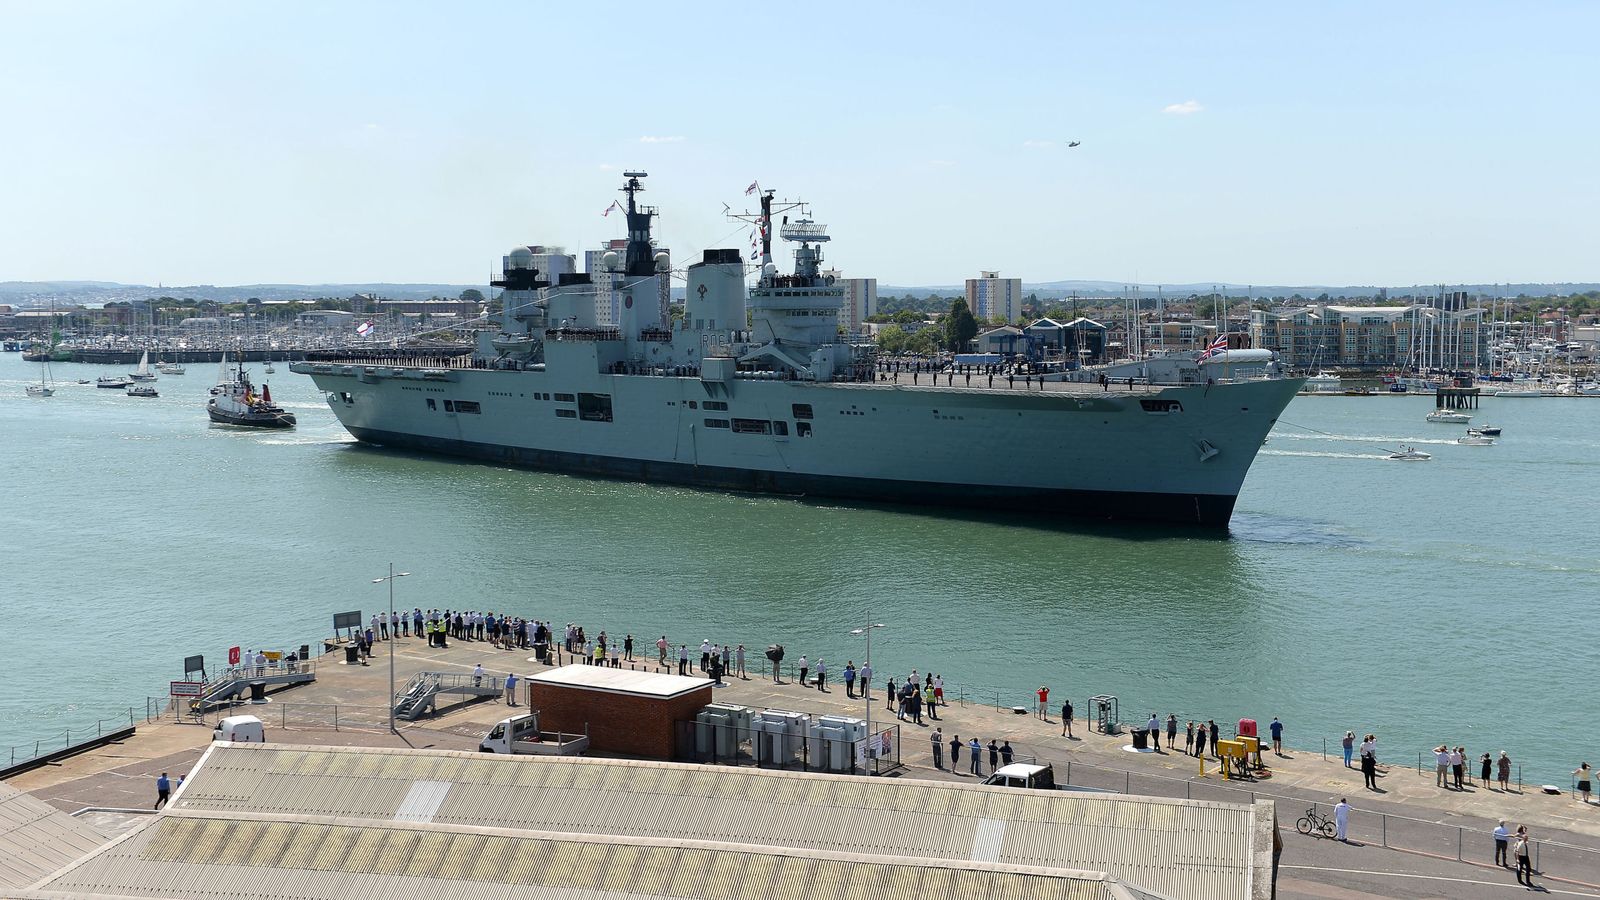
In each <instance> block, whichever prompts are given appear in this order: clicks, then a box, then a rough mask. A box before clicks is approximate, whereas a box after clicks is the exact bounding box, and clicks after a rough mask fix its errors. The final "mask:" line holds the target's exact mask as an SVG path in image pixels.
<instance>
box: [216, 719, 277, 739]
mask: <svg viewBox="0 0 1600 900" xmlns="http://www.w3.org/2000/svg"><path fill="white" fill-rule="evenodd" d="M211 739H212V740H213V741H236V742H238V743H241V744H265V743H266V742H267V729H266V728H265V727H264V726H263V725H262V724H261V720H260V719H258V718H256V717H255V716H228V717H227V718H225V719H223V720H222V721H220V722H218V723H217V727H216V730H214V731H212V732H211Z"/></svg>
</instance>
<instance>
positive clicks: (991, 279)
mask: <svg viewBox="0 0 1600 900" xmlns="http://www.w3.org/2000/svg"><path fill="white" fill-rule="evenodd" d="M967 308H968V309H970V310H972V314H973V315H974V316H977V317H978V318H979V319H980V320H982V319H992V318H995V317H999V318H1001V319H1004V320H1005V321H1007V322H1015V321H1016V320H1017V319H1019V318H1021V317H1022V279H1020V278H1001V277H1000V273H999V272H984V273H982V275H981V276H980V277H978V278H968V279H967Z"/></svg>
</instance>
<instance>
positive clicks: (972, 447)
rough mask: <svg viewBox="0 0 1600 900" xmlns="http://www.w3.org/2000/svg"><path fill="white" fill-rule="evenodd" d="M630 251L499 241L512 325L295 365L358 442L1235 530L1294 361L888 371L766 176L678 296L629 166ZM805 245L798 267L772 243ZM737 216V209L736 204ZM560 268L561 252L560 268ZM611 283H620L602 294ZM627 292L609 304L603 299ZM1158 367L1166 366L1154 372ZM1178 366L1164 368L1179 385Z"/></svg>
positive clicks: (585, 468) (1293, 385)
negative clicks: (1116, 374)
mask: <svg viewBox="0 0 1600 900" xmlns="http://www.w3.org/2000/svg"><path fill="white" fill-rule="evenodd" d="M626 177H627V179H628V180H627V182H626V183H625V186H624V187H623V192H624V194H625V195H626V205H625V207H624V210H623V211H624V213H625V215H626V217H627V231H628V236H627V245H626V248H625V253H622V254H618V253H616V252H615V251H612V252H608V253H607V254H605V257H604V259H603V262H602V265H601V266H600V267H599V269H600V271H598V272H584V273H579V272H569V271H552V272H541V271H539V269H538V267H537V265H536V259H543V258H536V257H535V255H534V254H533V253H532V251H531V250H530V249H529V248H527V247H519V248H517V249H515V250H513V251H512V252H511V253H510V254H508V255H507V256H506V257H504V259H503V262H502V275H501V277H500V278H498V279H496V280H495V281H494V284H495V286H496V287H500V288H503V291H504V293H503V295H502V300H503V303H504V311H503V317H502V322H501V330H500V331H499V332H498V333H494V332H490V331H485V332H482V333H480V336H479V345H478V348H477V351H476V352H475V353H474V354H473V355H472V356H470V357H463V358H457V359H439V360H436V361H434V362H433V363H432V364H429V363H428V362H424V361H417V360H412V361H406V360H379V359H372V358H361V357H351V358H349V359H334V360H316V361H307V362H299V363H295V364H293V365H292V366H291V369H292V371H294V372H297V373H301V374H305V375H309V376H311V378H312V380H313V381H314V382H315V383H316V385H317V387H318V388H320V389H322V390H323V391H324V392H326V394H327V399H328V404H329V406H330V407H331V408H332V409H333V412H334V414H335V415H337V416H338V418H339V421H340V422H341V423H342V424H343V425H344V427H345V428H346V429H348V430H349V432H350V433H351V434H352V435H354V436H355V437H356V438H357V439H358V440H360V441H363V442H366V443H369V444H375V445H380V446H384V447H393V448H403V449H407V450H415V451H423V452H428V453H439V454H448V455H452V456H460V457H469V458H474V459H479V460H485V461H490V462H495V463H503V464H511V465H518V466H528V467H532V468H538V469H547V470H552V471H558V472H568V473H573V474H580V475H588V476H603V477H612V478H624V479H633V480H639V481H650V482H665V483H674V484H685V485H694V486H698V487H703V488H709V489H718V490H730V491H752V492H770V493H777V494H790V495H805V496H823V497H836V498H843V499H856V500H865V501H886V502H892V503H906V504H918V505H924V506H930V507H980V508H991V509H1000V510H1006V511H1011V512H1019V513H1030V514H1035V515H1039V516H1044V517H1053V518H1061V517H1080V518H1084V517H1086V518H1098V519H1112V520H1136V521H1157V522H1169V523H1182V524H1188V525H1198V526H1204V527H1212V528H1225V527H1226V526H1227V523H1228V520H1229V518H1230V516H1231V515H1232V512H1233V506H1234V501H1235V499H1236V497H1237V496H1238V493H1239V489H1240V487H1241V485H1242V484H1243V483H1244V479H1245V475H1246V473H1247V472H1248V471H1249V469H1250V464H1251V462H1252V461H1253V460H1254V459H1255V456H1256V452H1257V451H1258V450H1259V449H1260V447H1261V445H1262V442H1263V441H1264V440H1265V438H1266V436H1267V433H1268V431H1270V430H1271V428H1272V426H1273V423H1275V422H1276V421H1277V418H1278V415H1279V413H1281V412H1282V410H1283V409H1284V407H1285V406H1287V405H1288V403H1289V401H1290V400H1292V399H1293V398H1294V395H1295V392H1296V391H1297V390H1298V389H1299V387H1300V385H1301V384H1302V382H1303V379H1297V378H1279V377H1251V378H1228V377H1218V376H1220V375H1222V374H1224V370H1218V369H1213V370H1212V371H1213V372H1214V373H1215V374H1206V369H1205V367H1204V366H1203V365H1202V364H1201V362H1202V361H1200V360H1197V359H1195V358H1193V357H1191V358H1189V359H1188V360H1186V361H1180V364H1173V361H1171V360H1168V361H1167V365H1166V366H1165V367H1164V368H1163V369H1162V371H1163V372H1166V373H1168V374H1167V375H1164V376H1163V377H1161V378H1159V379H1157V378H1153V377H1152V378H1150V379H1147V380H1146V381H1144V382H1141V383H1138V384H1130V385H1129V386H1128V388H1127V389H1124V390H1120V391H1113V390H1107V389H1106V388H1105V386H1104V385H1101V384H1098V383H1092V382H1082V381H1065V380H1051V381H1047V382H1041V381H1039V380H1037V379H1036V378H1032V377H1030V378H1028V379H1027V381H1026V382H1025V381H1024V380H1023V378H1022V377H1020V376H1019V377H1017V378H1016V379H1015V380H1014V381H1013V380H1009V379H1007V378H1005V377H1003V376H1002V377H1001V378H1000V379H998V380H995V379H991V378H988V377H986V376H985V377H980V378H979V379H977V380H976V382H975V383H974V382H973V381H972V380H969V379H965V378H956V379H950V378H944V377H941V378H939V379H937V380H938V381H940V382H942V383H940V384H932V383H930V381H931V380H933V379H932V378H931V376H929V375H926V374H924V375H922V377H921V378H919V379H918V381H919V382H920V383H915V384H913V383H910V381H909V376H908V375H905V374H898V375H896V376H895V377H893V378H892V379H891V378H890V376H889V375H888V373H886V372H884V371H882V367H881V366H880V365H879V364H878V362H877V360H876V357H875V351H874V348H872V347H871V346H870V345H865V344H852V343H850V342H848V341H847V340H846V339H845V338H843V337H841V335H840V334H839V328H838V325H839V312H840V307H841V305H842V303H843V289H842V288H841V287H839V286H836V285H835V284H833V283H832V279H831V278H829V277H828V276H827V275H825V274H823V273H822V271H821V262H822V247H823V245H824V244H825V243H826V242H827V241H828V240H829V236H828V234H827V232H826V229H825V228H824V227H823V226H822V225H820V224H818V223H816V222H814V221H812V220H810V219H809V218H807V217H805V216H804V215H803V214H805V213H806V212H807V210H806V208H805V207H804V205H802V204H788V205H783V204H780V208H779V209H777V210H776V211H775V210H774V199H773V196H774V195H773V192H771V191H762V192H761V193H760V200H761V207H760V211H759V212H758V213H751V214H749V215H748V221H750V222H751V223H752V224H753V225H754V226H755V228H756V229H757V236H758V237H759V247H760V258H759V261H758V262H757V263H756V265H755V267H754V270H755V273H756V274H757V275H758V277H757V279H756V281H755V283H754V285H753V286H750V285H749V275H750V274H751V272H750V267H747V264H746V262H745V260H744V258H743V257H742V255H741V253H740V251H738V250H735V249H713V250H706V251H705V252H704V255H703V258H702V259H701V260H700V261H698V262H695V263H693V264H691V265H689V266H688V267H687V269H686V271H685V280H686V283H687V289H686V294H685V298H686V300H685V308H684V314H683V316H682V318H681V319H677V320H676V321H674V320H673V319H672V318H671V317H669V315H668V309H667V304H668V297H669V293H668V290H667V285H668V283H669V279H670V278H671V277H672V270H671V261H670V260H669V258H668V256H667V254H665V253H657V252H656V251H655V248H654V245H653V244H652V241H651V235H650V230H651V220H652V218H653V217H654V216H655V214H656V211H655V210H654V209H653V208H651V207H647V206H644V205H641V204H640V203H639V197H638V194H639V193H640V192H641V191H642V190H643V187H642V185H641V182H640V180H639V179H640V178H642V177H644V173H641V172H632V173H626ZM790 210H795V211H798V212H799V213H801V214H802V215H800V216H798V217H797V218H796V220H795V221H793V222H791V221H789V218H788V216H784V217H783V218H782V221H781V222H780V223H778V225H777V235H778V237H780V238H782V239H784V240H786V241H788V242H790V243H793V244H795V245H796V249H795V250H794V266H793V270H792V274H783V273H781V272H780V271H779V269H778V267H777V265H775V264H774V262H773V253H772V237H773V234H774V222H773V219H774V216H775V215H777V214H779V213H783V212H786V211H790ZM741 218H743V217H741ZM545 265H546V267H547V268H567V267H566V266H557V267H551V266H550V265H549V263H548V261H545ZM618 297H620V302H619V303H615V304H612V303H610V301H611V300H612V299H614V298H618ZM613 308H614V309H615V311H616V314H614V315H608V313H609V312H610V311H611V310H612V309H613ZM1151 382H1156V383H1151ZM1167 382H1171V383H1167Z"/></svg>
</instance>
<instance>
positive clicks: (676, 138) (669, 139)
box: [639, 134, 683, 144]
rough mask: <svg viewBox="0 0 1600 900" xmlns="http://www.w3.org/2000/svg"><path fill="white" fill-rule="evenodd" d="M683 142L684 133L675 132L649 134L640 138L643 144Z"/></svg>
mask: <svg viewBox="0 0 1600 900" xmlns="http://www.w3.org/2000/svg"><path fill="white" fill-rule="evenodd" d="M682 142H683V135H681V134H674V135H670V136H660V135H654V134H647V135H645V136H644V137H642V138H639V143H641V144H679V143H682Z"/></svg>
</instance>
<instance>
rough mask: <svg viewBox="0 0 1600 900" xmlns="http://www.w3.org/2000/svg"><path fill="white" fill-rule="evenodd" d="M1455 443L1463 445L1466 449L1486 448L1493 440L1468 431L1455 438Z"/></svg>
mask: <svg viewBox="0 0 1600 900" xmlns="http://www.w3.org/2000/svg"><path fill="white" fill-rule="evenodd" d="M1456 443H1458V444H1464V445H1466V446H1468V447H1487V446H1489V445H1490V444H1493V443H1494V438H1492V437H1485V436H1483V435H1481V434H1473V433H1472V432H1470V431H1469V432H1467V433H1466V434H1464V435H1462V436H1461V437H1458V438H1456Z"/></svg>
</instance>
